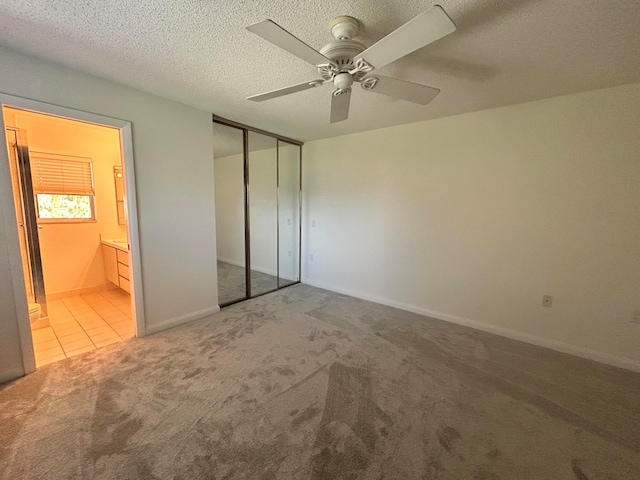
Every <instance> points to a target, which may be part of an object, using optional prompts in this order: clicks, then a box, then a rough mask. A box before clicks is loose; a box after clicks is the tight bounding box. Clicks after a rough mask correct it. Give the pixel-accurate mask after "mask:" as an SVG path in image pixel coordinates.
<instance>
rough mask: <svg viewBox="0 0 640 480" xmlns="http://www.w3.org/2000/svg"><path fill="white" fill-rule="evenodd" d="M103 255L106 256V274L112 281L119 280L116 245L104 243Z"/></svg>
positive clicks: (116, 281)
mask: <svg viewBox="0 0 640 480" xmlns="http://www.w3.org/2000/svg"><path fill="white" fill-rule="evenodd" d="M102 257H103V258H104V274H105V276H106V277H107V280H109V281H110V282H112V283H115V284H116V285H119V282H118V256H117V253H116V249H115V248H114V247H109V246H108V245H104V244H103V245H102Z"/></svg>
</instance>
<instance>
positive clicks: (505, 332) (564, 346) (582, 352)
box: [302, 279, 640, 372]
mask: <svg viewBox="0 0 640 480" xmlns="http://www.w3.org/2000/svg"><path fill="white" fill-rule="evenodd" d="M302 283H304V284H306V285H311V286H312V287H318V288H323V289H325V290H330V291H332V292H337V293H342V294H344V295H349V296H351V297H356V298H360V299H362V300H368V301H370V302H375V303H380V304H382V305H387V306H389V307H394V308H399V309H400V310H406V311H408V312H412V313H417V314H419V315H424V316H427V317H431V318H435V319H437V320H443V321H445V322H450V323H455V324H457V325H463V326H465V327H469V328H473V329H475V330H480V331H483V332H488V333H493V334H494V335H499V336H501V337H506V338H510V339H512V340H518V341H520V342H525V343H529V344H531V345H536V346H538V347H544V348H548V349H550V350H555V351H556V352H561V353H567V354H569V355H574V356H576V357H581V358H586V359H587V360H593V361H595V362H599V363H605V364H607V365H612V366H614V367H618V368H624V369H625V370H631V371H634V372H640V363H638V362H635V361H633V360H630V359H628V358H622V357H616V356H614V355H609V354H608V353H603V352H598V351H596V350H591V349H589V348H585V347H579V346H577V345H570V344H568V343H563V342H558V341H556V340H551V339H548V338H542V337H536V336H535V335H530V334H528V333H523V332H518V331H516V330H511V329H508V328H503V327H497V326H495V325H489V324H487V323H482V322H478V321H477V320H471V319H469V318H464V317H459V316H457V315H451V314H448V313H443V312H438V311H436V310H428V309H426V308H420V307H416V306H413V305H409V304H406V303H402V302H396V301H393V300H389V299H386V298H381V297H375V296H372V295H367V294H364V293H360V292H354V291H352V290H347V289H344V288H336V287H332V286H329V285H324V284H322V283H319V282H313V281H309V280H307V279H302Z"/></svg>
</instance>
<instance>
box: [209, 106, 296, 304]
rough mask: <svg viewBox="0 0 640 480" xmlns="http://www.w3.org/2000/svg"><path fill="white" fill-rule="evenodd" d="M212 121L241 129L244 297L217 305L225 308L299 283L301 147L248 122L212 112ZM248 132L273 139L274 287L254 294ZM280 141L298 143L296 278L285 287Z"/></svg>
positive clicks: (294, 141) (286, 138) (290, 140)
mask: <svg viewBox="0 0 640 480" xmlns="http://www.w3.org/2000/svg"><path fill="white" fill-rule="evenodd" d="M212 119H213V123H217V124H220V125H225V126H227V127H232V128H237V129H239V130H242V149H243V161H244V256H245V298H241V299H238V300H233V301H230V302H227V303H225V304H222V305H220V306H221V307H226V306H228V305H233V304H234V303H238V302H243V301H245V300H249V299H251V298H256V297H260V296H262V295H266V294H268V293H272V292H275V291H277V290H280V289H281V288H285V287H290V286H291V285H295V284H297V283H300V280H301V278H302V272H301V269H302V146H303V145H304V143H303V142H301V141H299V140H294V139H292V138H288V137H284V136H282V135H278V134H276V133H272V132H267V131H266V130H261V129H258V128H253V127H251V126H249V125H244V124H242V123H238V122H234V121H233V120H228V119H226V118H222V117H219V116H217V115H213V117H212ZM249 132H253V133H257V134H260V135H265V136H267V137H272V138H275V139H276V219H277V221H276V230H277V236H276V264H277V267H276V268H277V270H276V272H277V273H276V279H277V284H276V285H277V287H276V288H274V289H272V290H268V291H265V292H260V293H258V294H255V295H252V294H251V218H250V214H251V212H250V206H251V202H250V200H251V199H250V189H249V181H250V179H249V162H250V159H249ZM280 142H284V143H287V144H289V145H295V146H298V147H299V148H298V280H297V281H295V282H291V283H288V284H287V285H286V286H282V287H281V286H280V154H279V152H280Z"/></svg>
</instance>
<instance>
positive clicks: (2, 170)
mask: <svg viewBox="0 0 640 480" xmlns="http://www.w3.org/2000/svg"><path fill="white" fill-rule="evenodd" d="M5 106H6V107H15V108H18V109H21V110H30V111H33V112H36V113H44V114H47V115H53V116H57V117H64V118H68V119H71V120H79V121H82V122H89V123H95V124H98V125H106V126H109V127H115V128H117V129H119V130H120V140H121V142H120V145H121V148H122V152H121V154H122V159H123V168H124V178H125V191H126V192H127V193H126V197H127V202H126V204H127V208H126V219H127V236H128V241H129V254H130V259H131V269H132V274H133V282H132V284H131V288H132V292H131V296H132V298H133V300H134V301H133V308H132V310H133V312H132V313H133V320H134V326H135V330H136V336H138V337H143V336H144V335H145V319H144V302H143V295H142V273H141V271H142V270H141V263H140V235H139V230H138V206H137V200H136V198H137V196H136V179H135V162H134V158H133V136H132V131H131V122H127V121H125V120H120V119H117V118H111V117H106V116H104V115H97V114H94V113H89V112H83V111H81V110H74V109H71V108H66V107H60V106H57V105H51V104H49V103H44V102H38V101H36V100H29V99H27V98H22V97H16V96H13V95H8V94H5V93H0V107H5ZM0 129H1V130H2V133H1V136H2V137H1V138H2V139H3V144H2V146H0V205H3V211H2V217H3V219H4V223H5V225H4V227H5V230H6V232H7V244H8V245H7V246H8V251H9V262H10V265H11V278H12V281H13V296H14V299H15V304H16V313H17V315H18V330H19V334H20V344H21V347H22V360H23V364H24V371H25V374H28V373H31V372H33V371H35V369H36V362H35V356H34V352H33V339H32V337H31V325H30V323H29V310H28V307H27V293H26V292H27V291H26V287H25V283H24V278H23V274H22V258H21V255H20V242H19V240H18V226H17V225H18V222H17V221H16V212H15V208H14V205H13V202H14V197H13V186H12V185H11V172H10V170H9V157H8V152H7V149H6V147H5V146H6V141H7V140H6V131H5V124H4V117H3V115H2V114H1V112H0Z"/></svg>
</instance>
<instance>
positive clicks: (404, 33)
mask: <svg viewBox="0 0 640 480" xmlns="http://www.w3.org/2000/svg"><path fill="white" fill-rule="evenodd" d="M359 27H360V25H359V23H358V21H357V20H356V19H355V18H352V17H346V16H343V17H337V18H335V19H334V20H333V21H332V22H331V23H330V24H329V30H330V31H331V34H332V35H333V36H334V37H335V40H334V41H332V42H330V43H328V44H327V45H325V46H324V47H322V48H321V49H320V51H317V50H314V49H313V48H311V47H310V46H309V45H307V44H306V43H304V42H303V41H302V40H300V39H298V38H296V37H294V36H293V35H292V34H290V33H289V32H287V31H286V30H285V29H284V28H282V27H281V26H280V25H278V24H277V23H275V22H273V21H271V20H264V21H262V22H258V23H255V24H253V25H250V26H248V27H247V29H248V30H249V31H250V32H252V33H255V34H256V35H258V36H260V37H262V38H264V39H265V40H267V41H268V42H271V43H273V44H274V45H276V46H278V47H280V48H282V49H284V50H286V51H287V52H289V53H292V54H293V55H295V56H296V57H298V58H301V59H302V60H305V61H306V62H309V63H311V64H312V65H315V66H316V67H317V69H318V73H319V74H320V77H321V78H319V79H317V80H312V81H309V82H304V83H299V84H298V85H292V86H290V87H285V88H280V89H278V90H272V91H270V92H266V93H261V94H260V95H253V96H251V97H247V100H252V101H254V102H262V101H264V100H270V99H272V98H278V97H282V96H284V95H289V94H290V93H295V92H301V91H303V90H308V89H310V88H314V87H319V86H321V85H324V84H326V83H333V86H334V87H335V89H334V90H333V93H332V96H331V123H335V122H341V121H342V120H346V119H347V117H348V116H349V103H350V101H351V86H352V85H353V83H354V82H357V83H360V85H361V86H362V88H363V89H364V90H367V91H370V92H376V93H381V94H383V95H388V96H390V97H394V98H400V99H402V100H407V101H409V102H413V103H418V104H420V105H426V104H427V103H429V102H430V101H431V100H433V99H434V98H435V96H436V95H437V94H438V93H440V90H438V89H437V88H433V87H428V86H426V85H419V84H417V83H411V82H406V81H404V80H400V79H397V78H391V77H384V76H382V75H377V74H372V72H373V70H374V69H376V68H381V67H384V66H385V65H387V64H389V63H391V62H394V61H396V60H398V59H399V58H401V57H404V56H405V55H408V54H410V53H411V52H414V51H415V50H418V49H419V48H422V47H424V46H425V45H428V44H430V43H433V42H435V41H436V40H439V39H440V38H442V37H444V36H446V35H449V34H450V33H453V32H454V31H455V29H456V26H455V25H454V23H453V22H452V21H451V19H450V18H449V16H448V15H447V14H446V12H445V11H444V10H443V9H442V7H441V6H439V5H434V6H433V7H431V8H430V9H429V10H427V11H425V12H423V13H421V14H420V15H418V16H417V17H415V18H414V19H412V20H410V21H409V22H407V23H405V24H404V25H402V26H401V27H400V28H398V29H397V30H395V31H393V32H391V33H390V34H389V35H387V36H386V37H384V38H383V39H382V40H379V41H378V42H377V43H375V44H373V45H372V46H370V47H369V48H367V47H366V46H365V45H364V44H362V43H361V42H359V41H357V40H353V37H355V36H356V35H357V34H358V29H359Z"/></svg>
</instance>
